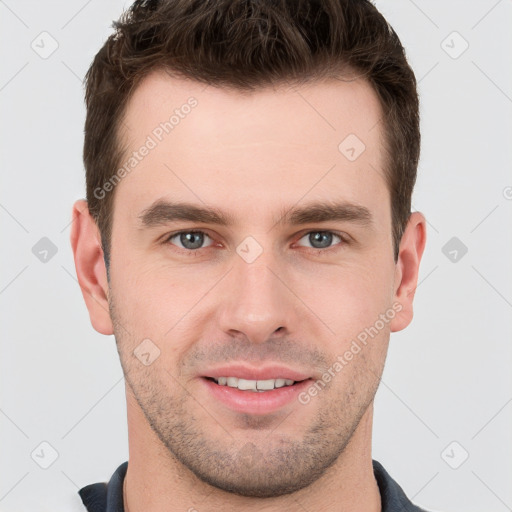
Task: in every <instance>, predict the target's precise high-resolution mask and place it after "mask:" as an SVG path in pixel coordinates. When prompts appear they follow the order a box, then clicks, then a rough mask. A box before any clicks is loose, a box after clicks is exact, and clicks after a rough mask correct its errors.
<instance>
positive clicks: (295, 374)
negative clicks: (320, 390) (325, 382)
mask: <svg viewBox="0 0 512 512" xmlns="http://www.w3.org/2000/svg"><path fill="white" fill-rule="evenodd" d="M203 377H214V378H216V379H217V378H219V377H238V378H239V379H246V380H270V379H289V380H294V381H296V382H297V381H301V380H305V379H309V378H310V376H309V375H306V374H305V373H302V372H300V371H298V370H293V369H291V368H287V367H285V366H277V365H272V366H266V367H264V368H251V367H250V366H246V365H230V366H222V367H218V368H211V369H209V370H206V371H205V373H204V374H203Z"/></svg>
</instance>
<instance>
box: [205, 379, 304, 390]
mask: <svg viewBox="0 0 512 512" xmlns="http://www.w3.org/2000/svg"><path fill="white" fill-rule="evenodd" d="M214 380H215V382H217V384H219V385H220V386H229V387H231V388H238V389H240V390H242V391H270V390H272V389H274V388H282V387H284V386H292V385H293V384H294V382H295V381H294V380H291V379H267V380H249V379H239V378H238V377H218V378H214Z"/></svg>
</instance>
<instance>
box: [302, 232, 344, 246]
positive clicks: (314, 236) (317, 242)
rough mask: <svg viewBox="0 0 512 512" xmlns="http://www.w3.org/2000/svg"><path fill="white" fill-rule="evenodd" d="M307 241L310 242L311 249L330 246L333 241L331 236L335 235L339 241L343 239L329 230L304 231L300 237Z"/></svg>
mask: <svg viewBox="0 0 512 512" xmlns="http://www.w3.org/2000/svg"><path fill="white" fill-rule="evenodd" d="M306 237H307V240H308V242H309V243H310V244H311V246H310V247H312V248H313V249H327V248H329V247H330V246H331V244H332V242H333V238H334V237H336V238H338V239H339V240H340V241H343V239H342V238H341V237H340V236H339V235H336V234H335V233H332V232H331V231H311V232H309V233H306V234H305V235H304V236H303V237H302V238H301V240H302V239H304V238H306Z"/></svg>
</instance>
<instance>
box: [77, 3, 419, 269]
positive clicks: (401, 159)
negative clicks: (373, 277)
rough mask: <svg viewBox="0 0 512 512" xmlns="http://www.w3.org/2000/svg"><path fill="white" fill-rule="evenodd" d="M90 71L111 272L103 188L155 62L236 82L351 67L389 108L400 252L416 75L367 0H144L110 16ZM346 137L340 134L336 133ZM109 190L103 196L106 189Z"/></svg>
mask: <svg viewBox="0 0 512 512" xmlns="http://www.w3.org/2000/svg"><path fill="white" fill-rule="evenodd" d="M113 27H114V29H115V33H114V34H112V35H111V36H110V37H109V38H108V39H107V41H106V42H105V44H104V45H103V47H102V48H101V49H100V51H99V52H98V54H97V55H96V56H95V58H94V61H93V63H92V64H91V66H90V68H89V70H88V72H87V74H86V77H85V83H86V94H85V100H86V107H87V116H86V121H85V140H84V153H83V158H84V165H85V170H86V187H87V202H88V207H89V211H90V213H91V215H92V217H93V218H94V219H95V221H96V223H97V225H98V228H99V231H100V234H101V243H102V248H103V252H104V258H105V263H106V267H107V274H108V268H109V254H110V244H111V233H112V218H113V216H112V208H113V194H114V192H115V188H114V189H113V190H112V191H109V193H107V194H104V193H103V194H102V196H101V197H98V194H97V193H96V194H95V190H96V191H97V190H98V189H101V187H102V186H103V184H104V183H106V182H107V181H108V180H109V179H110V178H111V177H112V176H113V175H114V174H115V171H116V169H117V167H118V166H119V165H120V161H121V158H122V155H123V148H122V147H121V143H120V138H119V128H120V122H121V120H122V117H123V114H124V112H125V109H126V105H127V103H128V100H129V99H130V97H131V95H132V94H133V92H134V90H135V88H136V87H137V85H138V84H139V83H140V82H141V80H142V79H143V78H144V77H146V76H147V75H148V73H149V72H150V71H153V70H155V69H164V70H167V71H169V72H170V73H171V74H172V75H174V76H178V77H179V76H181V77H185V78H191V79H194V80H196V81H199V82H203V83H205V84H214V85H217V86H222V87H226V88H232V89H236V90H240V91H241V90H246V91H251V90H255V89H257V88H260V87H264V86H267V85H276V84H279V83H284V82H290V83H292V84H301V83H305V82H308V81H314V80H317V79H318V80H320V79H322V78H329V77H337V78H338V77H339V76H340V73H341V71H342V70H343V69H351V70H355V71H356V72H357V73H358V74H359V75H361V76H363V77H364V78H365V79H366V80H368V82H369V83H370V84H371V85H372V87H373V88H374V90H375V92H376V93H377V95H378V97H379V99H380V103H381V106H382V110H383V119H382V121H383V126H384V134H385V146H386V155H387V158H386V162H387V163H386V166H385V167H386V168H385V169H384V174H385V177H386V181H387V184H388V187H389V191H390V195H391V209H392V212H391V216H392V230H393V241H394V257H395V261H396V259H397V257H398V249H399V244H400V240H401V238H402V234H403V231H404V229H405V226H406V224H407V221H408V219H409V216H410V213H411V195H412V190H413V187H414V183H415V181H416V169H417V165H418V159H419V151H420V130H419V105H418V95H417V91H416V79H415V77H414V73H413V71H412V69H411V67H410V66H409V64H408V63H407V60H406V57H405V51H404V49H403V47H402V44H401V43H400V40H399V38H398V36H397V34H396V33H395V31H394V30H393V29H392V28H391V27H390V25H389V24H388V23H387V22H386V20H385V19H384V17H383V16H382V15H381V14H380V13H379V12H378V11H377V9H376V8H375V6H374V5H373V4H371V3H370V2H369V1H368V0H138V1H136V2H135V3H134V4H133V5H132V6H131V7H130V8H129V9H128V10H127V11H126V12H125V13H123V15H122V16H121V18H120V19H119V21H117V22H114V24H113ZM340 142H341V141H340ZM103 195H104V197H103Z"/></svg>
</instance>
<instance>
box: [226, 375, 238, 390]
mask: <svg viewBox="0 0 512 512" xmlns="http://www.w3.org/2000/svg"><path fill="white" fill-rule="evenodd" d="M226 383H227V385H228V386H229V387H231V388H237V387H238V377H226Z"/></svg>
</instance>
